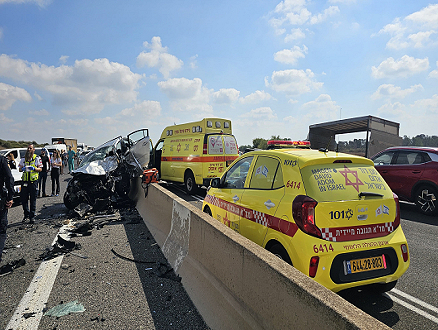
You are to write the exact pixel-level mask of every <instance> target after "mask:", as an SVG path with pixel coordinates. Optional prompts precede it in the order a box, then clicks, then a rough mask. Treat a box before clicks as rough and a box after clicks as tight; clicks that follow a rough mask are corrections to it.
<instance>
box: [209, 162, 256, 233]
mask: <svg viewBox="0 0 438 330" xmlns="http://www.w3.org/2000/svg"><path fill="white" fill-rule="evenodd" d="M253 158H254V157H252V156H250V157H244V158H242V159H241V160H239V161H238V162H237V163H235V164H234V165H233V166H232V167H231V168H230V169H229V170H228V171H227V172H226V173H225V174H224V176H223V177H222V178H221V188H218V189H214V194H213V195H212V196H208V198H209V200H210V201H209V203H211V204H212V205H214V207H213V210H212V211H213V216H214V217H216V219H217V220H219V221H221V222H222V223H224V224H225V225H227V226H228V227H230V228H231V229H233V230H235V231H236V232H240V212H241V198H242V194H243V190H244V187H245V183H246V181H247V175H248V172H249V169H250V167H251V163H252V161H253Z"/></svg>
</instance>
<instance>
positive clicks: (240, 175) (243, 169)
mask: <svg viewBox="0 0 438 330" xmlns="http://www.w3.org/2000/svg"><path fill="white" fill-rule="evenodd" d="M253 159H254V157H245V158H243V159H241V160H239V161H238V162H237V163H236V164H234V166H233V167H231V168H230V169H229V170H228V171H227V174H226V176H225V179H224V182H223V185H224V188H228V189H243V186H244V185H245V180H246V176H247V174H248V171H249V168H250V166H251V162H252V160H253Z"/></svg>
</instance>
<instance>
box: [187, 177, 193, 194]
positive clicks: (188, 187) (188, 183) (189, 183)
mask: <svg viewBox="0 0 438 330" xmlns="http://www.w3.org/2000/svg"><path fill="white" fill-rule="evenodd" d="M192 189H193V181H192V178H188V179H187V190H188V191H192Z"/></svg>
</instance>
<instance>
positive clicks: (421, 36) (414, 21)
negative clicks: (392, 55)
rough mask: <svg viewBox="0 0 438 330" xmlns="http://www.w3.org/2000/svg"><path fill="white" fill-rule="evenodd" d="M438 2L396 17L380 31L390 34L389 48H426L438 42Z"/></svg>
mask: <svg viewBox="0 0 438 330" xmlns="http://www.w3.org/2000/svg"><path fill="white" fill-rule="evenodd" d="M435 29H438V4H433V5H429V6H427V7H425V8H423V9H421V10H419V11H417V12H415V13H412V14H410V15H408V16H406V17H405V18H403V19H401V18H399V17H398V18H396V19H395V20H394V21H393V22H392V23H390V24H387V25H385V26H384V27H383V29H381V30H380V31H379V32H378V35H382V34H389V35H390V36H391V38H390V40H389V41H388V42H387V44H386V47H387V48H388V49H395V50H400V49H406V48H425V47H429V46H433V45H437V44H438V35H437V31H435Z"/></svg>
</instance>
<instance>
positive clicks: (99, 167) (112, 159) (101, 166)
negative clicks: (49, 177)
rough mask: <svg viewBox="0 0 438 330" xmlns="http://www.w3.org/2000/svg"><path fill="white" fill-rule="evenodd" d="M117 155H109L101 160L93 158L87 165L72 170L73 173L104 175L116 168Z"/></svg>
mask: <svg viewBox="0 0 438 330" xmlns="http://www.w3.org/2000/svg"><path fill="white" fill-rule="evenodd" d="M117 165H118V163H117V157H116V156H109V157H106V158H105V159H103V160H95V161H93V162H91V163H89V164H88V165H87V166H82V167H80V168H78V169H76V170H74V171H73V173H84V174H91V175H105V174H107V173H109V172H111V171H114V170H115V169H116V168H117Z"/></svg>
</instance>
